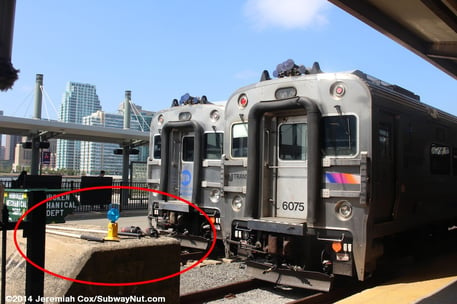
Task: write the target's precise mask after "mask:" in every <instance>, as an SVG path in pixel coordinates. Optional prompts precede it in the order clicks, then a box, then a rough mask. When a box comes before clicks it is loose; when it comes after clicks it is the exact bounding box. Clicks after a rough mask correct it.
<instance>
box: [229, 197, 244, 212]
mask: <svg viewBox="0 0 457 304" xmlns="http://www.w3.org/2000/svg"><path fill="white" fill-rule="evenodd" d="M241 207H243V198H242V197H241V196H239V195H236V196H235V197H234V198H233V200H232V209H233V211H236V212H238V211H240V210H241Z"/></svg>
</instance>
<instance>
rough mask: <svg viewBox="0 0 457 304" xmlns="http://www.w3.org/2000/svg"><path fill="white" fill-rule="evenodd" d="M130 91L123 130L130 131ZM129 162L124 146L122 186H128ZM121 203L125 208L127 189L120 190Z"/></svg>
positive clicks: (127, 92) (128, 154)
mask: <svg viewBox="0 0 457 304" xmlns="http://www.w3.org/2000/svg"><path fill="white" fill-rule="evenodd" d="M131 94H132V92H131V91H125V100H124V130H126V129H130V115H131V114H130V112H131V111H130V100H131V96H132V95H131ZM129 160H130V146H124V147H123V148H122V186H128V184H129ZM121 190H122V191H121V203H120V208H121V209H122V206H127V204H128V200H129V191H128V189H121Z"/></svg>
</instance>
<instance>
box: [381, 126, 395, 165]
mask: <svg viewBox="0 0 457 304" xmlns="http://www.w3.org/2000/svg"><path fill="white" fill-rule="evenodd" d="M378 142H379V146H378V150H379V157H380V158H382V159H385V160H389V159H392V129H391V126H390V125H387V124H380V125H379V129H378Z"/></svg>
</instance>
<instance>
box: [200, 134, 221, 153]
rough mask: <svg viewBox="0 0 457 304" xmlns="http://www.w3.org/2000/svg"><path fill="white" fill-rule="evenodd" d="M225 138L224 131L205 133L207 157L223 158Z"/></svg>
mask: <svg viewBox="0 0 457 304" xmlns="http://www.w3.org/2000/svg"><path fill="white" fill-rule="evenodd" d="M223 138H224V136H223V133H205V137H204V141H205V152H204V153H205V155H204V158H205V159H221V156H222V149H223Z"/></svg>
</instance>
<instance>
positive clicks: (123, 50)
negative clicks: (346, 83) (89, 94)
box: [0, 0, 457, 119]
mask: <svg viewBox="0 0 457 304" xmlns="http://www.w3.org/2000/svg"><path fill="white" fill-rule="evenodd" d="M288 58H292V59H294V60H295V62H296V63H298V64H304V65H305V66H311V65H312V63H313V62H314V61H318V62H319V63H320V66H321V69H322V70H323V71H326V72H337V71H349V70H354V69H359V70H362V71H364V72H366V73H368V74H371V75H373V76H375V77H378V78H380V79H382V80H384V81H386V82H389V83H392V84H397V85H400V86H403V87H405V88H407V89H409V90H411V91H413V92H415V93H416V94H418V95H420V96H421V100H422V101H423V102H425V103H427V104H430V105H432V106H434V107H437V108H440V109H443V110H445V111H447V112H449V113H451V114H454V115H457V97H456V96H457V95H456V94H454V91H455V88H456V80H455V79H453V78H452V77H450V76H448V75H447V74H445V73H444V72H442V71H440V70H438V69H437V68H435V67H434V66H432V65H431V64H430V63H428V62H426V61H424V60H423V59H421V58H420V57H418V56H417V55H415V54H413V53H412V52H410V51H408V50H406V49H404V48H403V47H402V46H400V45H399V44H397V43H395V42H393V41H392V40H390V39H389V38H387V37H385V36H383V35H382V34H380V33H378V32H377V31H375V30H374V29H372V28H371V27H369V26H368V25H365V24H364V23H362V22H361V21H359V20H357V19H355V18H354V17H352V16H350V15H349V14H347V13H346V12H344V11H342V10H340V9H339V8H337V7H335V6H333V5H332V4H330V3H328V2H327V1H325V0H281V1H279V0H230V1H228V0H226V1H222V0H197V1H185V0H181V1H180V0H167V1H164V0H156V1H152V0H135V1H125V0H109V1H108V0H98V1H93V0H78V1H56V0H41V1H35V0H18V1H17V4H16V19H15V31H14V44H13V58H12V61H13V64H14V66H15V68H17V69H20V70H21V72H20V74H19V80H17V81H16V83H15V84H14V87H13V89H11V90H9V91H7V92H0V110H3V111H4V114H5V115H9V116H19V117H31V116H32V115H33V91H34V86H35V75H36V74H44V89H45V96H44V97H43V99H44V100H43V103H44V106H43V114H42V117H43V118H51V119H55V118H56V117H57V113H56V111H55V110H54V107H55V108H56V109H57V110H58V108H59V105H60V103H61V100H62V94H63V92H64V90H65V85H66V83H67V82H68V81H76V82H83V83H90V84H94V85H96V87H97V93H98V95H99V98H100V101H101V104H102V108H103V110H105V111H107V112H115V111H116V109H117V106H118V105H119V103H121V102H122V101H123V99H124V93H125V91H126V90H131V91H132V101H133V102H134V103H136V104H138V105H141V106H142V107H143V108H144V109H147V110H159V109H162V108H165V107H168V106H169V105H170V103H171V101H172V99H173V98H179V97H180V96H181V95H183V94H184V93H187V92H188V93H190V94H191V95H193V96H201V95H206V96H207V97H208V99H209V100H210V101H221V100H226V99H227V98H228V97H229V96H230V95H231V93H232V92H233V91H235V90H236V89H237V88H239V87H241V86H244V85H247V84H250V83H254V82H257V81H258V80H259V78H260V74H261V72H262V70H264V69H267V70H269V71H270V73H272V71H273V70H274V68H275V67H276V65H277V64H278V63H281V62H283V61H285V60H286V59H288Z"/></svg>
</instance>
